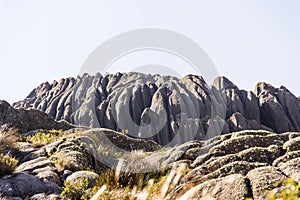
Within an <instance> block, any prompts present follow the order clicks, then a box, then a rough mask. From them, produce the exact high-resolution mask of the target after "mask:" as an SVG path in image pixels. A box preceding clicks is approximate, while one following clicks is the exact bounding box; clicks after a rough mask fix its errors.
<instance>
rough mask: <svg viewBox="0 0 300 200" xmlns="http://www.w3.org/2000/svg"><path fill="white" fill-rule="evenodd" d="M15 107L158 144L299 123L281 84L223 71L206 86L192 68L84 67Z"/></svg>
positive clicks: (295, 105) (295, 101) (294, 102)
mask: <svg viewBox="0 0 300 200" xmlns="http://www.w3.org/2000/svg"><path fill="white" fill-rule="evenodd" d="M14 107H15V108H25V109H29V108H33V109H37V110H40V111H43V112H46V113H48V114H49V115H51V116H52V117H53V118H54V119H55V120H66V121H68V122H71V123H72V124H76V125H79V126H87V127H93V128H98V127H103V128H109V129H112V130H117V131H121V130H128V132H129V134H130V135H131V136H133V137H139V138H150V139H153V140H154V141H156V142H158V143H159V144H164V145H165V144H168V143H170V142H173V143H174V144H176V143H178V142H181V143H184V142H187V141H190V140H192V139H194V138H195V139H207V138H211V137H213V136H216V135H220V134H221V133H223V134H224V133H229V132H233V131H241V130H248V129H251V130H258V129H264V130H269V131H274V132H276V133H282V132H287V131H300V104H299V98H297V97H296V96H295V95H293V94H292V93H291V92H290V91H289V90H288V89H286V88H284V87H283V86H282V87H280V88H275V87H273V86H271V85H269V84H267V83H263V82H262V83H258V84H257V85H256V87H255V89H254V92H252V91H245V90H241V89H239V88H238V87H237V86H236V85H235V84H233V83H232V82H231V81H230V80H228V79H227V78H225V77H218V78H216V80H215V81H214V83H213V85H212V86H211V87H210V86H208V84H207V83H206V82H205V81H204V80H203V78H202V77H200V76H195V75H187V76H185V77H184V78H182V79H178V78H175V77H169V76H159V75H146V74H142V73H134V72H131V73H116V74H109V75H106V76H102V75H101V74H96V75H95V76H90V75H87V74H84V75H83V76H78V77H77V78H65V79H61V80H59V81H54V82H53V83H52V84H50V83H48V82H45V83H43V84H41V85H40V86H39V87H37V88H35V89H34V90H33V91H32V92H31V93H30V94H29V95H28V96H27V97H26V99H24V100H22V101H19V102H16V103H14ZM1 109H3V108H1ZM0 111H1V110H0ZM2 112H3V111H2Z"/></svg>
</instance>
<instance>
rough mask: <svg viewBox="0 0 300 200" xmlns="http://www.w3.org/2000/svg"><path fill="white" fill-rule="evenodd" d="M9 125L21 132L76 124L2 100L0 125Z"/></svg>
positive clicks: (71, 126) (0, 104) (67, 127)
mask: <svg viewBox="0 0 300 200" xmlns="http://www.w3.org/2000/svg"><path fill="white" fill-rule="evenodd" d="M2 125H7V126H9V127H13V128H17V129H19V131H21V132H28V131H32V130H36V129H48V130H51V129H62V130H67V129H70V128H73V127H74V126H73V125H72V124H70V123H68V122H66V121H60V122H57V121H55V120H54V119H53V118H52V117H51V116H50V115H48V114H46V113H44V112H42V111H39V110H35V109H24V108H20V109H15V108H14V107H12V106H11V105H10V104H9V103H8V102H6V101H1V100H0V126H2Z"/></svg>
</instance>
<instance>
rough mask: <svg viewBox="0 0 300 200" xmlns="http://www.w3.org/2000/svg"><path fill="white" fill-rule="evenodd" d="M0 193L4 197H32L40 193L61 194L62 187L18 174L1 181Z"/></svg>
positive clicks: (28, 175)
mask: <svg viewBox="0 0 300 200" xmlns="http://www.w3.org/2000/svg"><path fill="white" fill-rule="evenodd" d="M0 191H1V194H2V196H4V197H8V198H9V197H10V198H11V197H21V198H23V199H25V198H26V197H31V196H33V195H35V194H38V193H48V194H60V192H61V191H62V190H61V187H59V186H58V185H56V184H55V183H53V182H48V181H43V180H41V179H39V178H37V177H36V176H33V175H30V174H26V173H16V174H13V175H10V176H6V177H4V178H2V179H0Z"/></svg>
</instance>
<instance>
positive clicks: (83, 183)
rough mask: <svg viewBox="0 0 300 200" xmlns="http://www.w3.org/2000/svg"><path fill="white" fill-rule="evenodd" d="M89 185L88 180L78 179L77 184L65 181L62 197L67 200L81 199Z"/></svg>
mask: <svg viewBox="0 0 300 200" xmlns="http://www.w3.org/2000/svg"><path fill="white" fill-rule="evenodd" d="M88 185H89V182H88V180H87V179H83V178H78V179H77V180H76V181H75V182H71V181H65V182H64V186H63V191H62V193H61V195H60V196H61V197H62V198H67V199H81V197H82V196H83V195H84V194H85V192H86V190H87V189H88Z"/></svg>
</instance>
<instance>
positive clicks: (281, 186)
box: [269, 178, 300, 200]
mask: <svg viewBox="0 0 300 200" xmlns="http://www.w3.org/2000/svg"><path fill="white" fill-rule="evenodd" d="M275 186H276V188H275V189H273V190H272V191H270V196H269V199H270V200H298V199H299V197H300V191H299V189H300V183H297V182H296V181H294V180H293V179H292V178H287V179H286V180H284V181H283V183H277V184H276V185H275Z"/></svg>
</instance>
